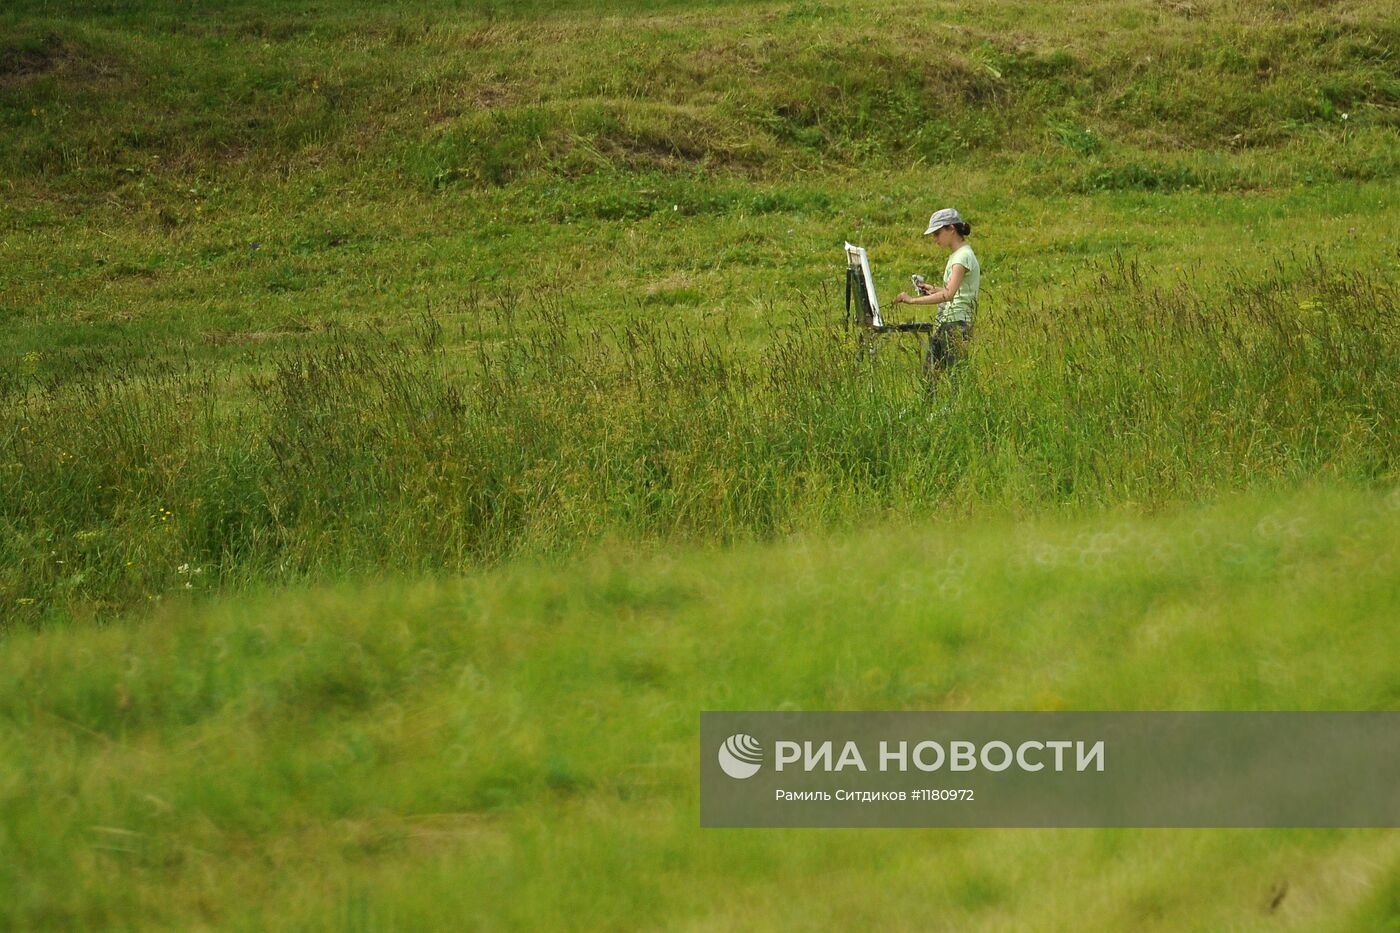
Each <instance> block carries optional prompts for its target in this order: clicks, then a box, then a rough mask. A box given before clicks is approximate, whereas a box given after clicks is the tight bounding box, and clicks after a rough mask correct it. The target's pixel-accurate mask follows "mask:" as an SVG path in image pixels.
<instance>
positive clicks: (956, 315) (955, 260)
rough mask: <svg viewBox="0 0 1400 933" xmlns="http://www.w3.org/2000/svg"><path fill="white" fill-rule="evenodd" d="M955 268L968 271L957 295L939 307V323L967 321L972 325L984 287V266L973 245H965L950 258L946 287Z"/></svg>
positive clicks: (945, 277)
mask: <svg viewBox="0 0 1400 933" xmlns="http://www.w3.org/2000/svg"><path fill="white" fill-rule="evenodd" d="M953 266H962V267H963V268H964V269H966V270H967V271H966V272H964V273H963V280H962V284H961V285H959V286H958V292H957V294H955V295H954V296H953V297H952V298H950V299H948V300H947V301H945V302H943V303H942V304H941V305H939V306H938V323H940V324H947V323H948V322H949V321H966V322H967V323H969V324H971V323H972V318H973V316H974V315H975V314H976V313H977V289H978V288H979V287H981V285H982V266H981V265H979V264H978V262H977V256H976V255H974V254H973V252H972V246H971V244H968V243H964V244H963V245H962V246H959V247H958V248H957V249H955V250H953V254H952V255H951V256H949V257H948V264H947V265H946V266H944V267H943V284H944V285H947V284H948V280H949V279H951V278H952V277H953Z"/></svg>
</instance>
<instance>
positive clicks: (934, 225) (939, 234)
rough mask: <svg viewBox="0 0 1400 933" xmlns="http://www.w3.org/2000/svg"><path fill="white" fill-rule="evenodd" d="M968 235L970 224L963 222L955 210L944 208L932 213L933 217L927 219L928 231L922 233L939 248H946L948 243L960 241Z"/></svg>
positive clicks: (970, 228)
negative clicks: (930, 238) (929, 237)
mask: <svg viewBox="0 0 1400 933" xmlns="http://www.w3.org/2000/svg"><path fill="white" fill-rule="evenodd" d="M970 233H972V224H970V223H968V222H967V221H965V220H963V219H962V216H961V215H960V214H959V213H958V212H957V211H956V210H955V209H953V208H951V207H945V208H943V210H941V211H934V213H933V216H932V217H930V218H929V219H928V229H927V230H925V231H924V236H932V237H933V241H934V242H935V243H937V244H938V245H939V246H946V245H947V244H948V243H949V242H956V241H958V240H961V239H962V238H963V237H965V236H967V235H969V234H970Z"/></svg>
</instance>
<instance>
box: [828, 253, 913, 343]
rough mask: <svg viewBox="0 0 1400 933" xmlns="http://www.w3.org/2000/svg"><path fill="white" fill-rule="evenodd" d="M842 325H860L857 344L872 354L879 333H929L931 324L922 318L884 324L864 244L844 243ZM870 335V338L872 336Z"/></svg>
mask: <svg viewBox="0 0 1400 933" xmlns="http://www.w3.org/2000/svg"><path fill="white" fill-rule="evenodd" d="M846 326H848V327H860V328H861V333H860V345H861V348H862V349H863V350H865V351H866V352H868V353H869V354H871V355H872V356H873V355H874V353H875V349H876V346H877V342H876V341H877V340H878V336H879V335H881V334H891V333H896V334H929V335H930V337H929V339H930V340H932V339H933V338H932V334H933V325H932V324H931V323H927V322H923V321H908V322H904V323H897V324H886V323H885V322H884V320H883V319H882V318H881V317H880V299H879V298H878V297H876V295H875V282H874V280H873V279H872V278H871V276H870V260H869V257H867V256H866V254H865V249H864V247H860V246H852V245H851V244H850V243H847V244H846ZM872 335H874V339H872Z"/></svg>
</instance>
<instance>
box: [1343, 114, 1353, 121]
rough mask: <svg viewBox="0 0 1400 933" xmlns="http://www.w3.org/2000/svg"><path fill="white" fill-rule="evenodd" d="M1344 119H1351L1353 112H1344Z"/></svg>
mask: <svg viewBox="0 0 1400 933" xmlns="http://www.w3.org/2000/svg"><path fill="white" fill-rule="evenodd" d="M1342 119H1343V120H1350V119H1351V114H1349V113H1344V114H1342Z"/></svg>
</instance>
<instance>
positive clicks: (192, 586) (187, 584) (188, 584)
mask: <svg viewBox="0 0 1400 933" xmlns="http://www.w3.org/2000/svg"><path fill="white" fill-rule="evenodd" d="M185 589H187V590H192V589H194V584H193V583H186V584H185Z"/></svg>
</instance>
